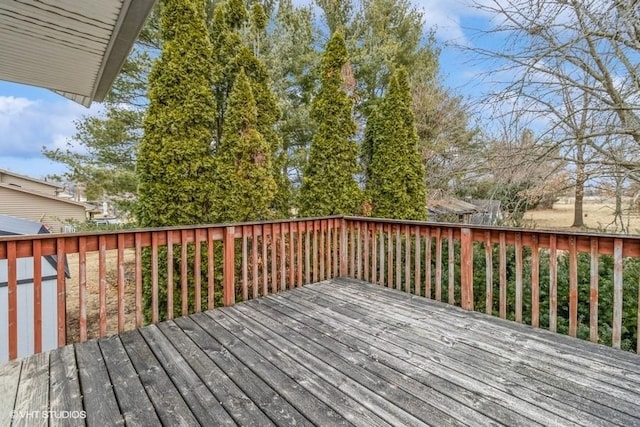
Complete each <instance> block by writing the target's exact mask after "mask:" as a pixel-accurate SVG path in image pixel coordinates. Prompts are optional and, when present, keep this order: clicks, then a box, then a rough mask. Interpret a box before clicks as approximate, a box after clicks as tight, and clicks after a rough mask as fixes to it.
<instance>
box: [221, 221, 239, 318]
mask: <svg viewBox="0 0 640 427" xmlns="http://www.w3.org/2000/svg"><path fill="white" fill-rule="evenodd" d="M235 232H236V230H235V227H225V228H224V239H223V246H224V257H223V258H224V260H223V267H222V275H223V291H222V294H223V297H222V303H223V304H224V306H225V307H228V306H231V305H234V304H235V302H236V289H235V281H236V280H235V270H236V268H235V265H236V263H235V252H236V251H235V246H236V245H235V243H236V236H235Z"/></svg>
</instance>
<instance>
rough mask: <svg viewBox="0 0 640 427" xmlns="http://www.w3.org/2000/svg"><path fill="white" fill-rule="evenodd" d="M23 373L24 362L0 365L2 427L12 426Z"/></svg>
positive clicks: (0, 423) (0, 413) (15, 361)
mask: <svg viewBox="0 0 640 427" xmlns="http://www.w3.org/2000/svg"><path fill="white" fill-rule="evenodd" d="M21 371H22V360H12V361H10V362H7V363H2V364H0V427H5V426H10V425H11V411H13V409H14V408H15V402H16V395H17V394H18V384H20V373H21Z"/></svg>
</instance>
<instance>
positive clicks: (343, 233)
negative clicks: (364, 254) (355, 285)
mask: <svg viewBox="0 0 640 427" xmlns="http://www.w3.org/2000/svg"><path fill="white" fill-rule="evenodd" d="M348 262H349V261H348V257H347V220H346V219H344V218H342V219H341V220H340V276H342V277H347V274H348V273H347V264H348Z"/></svg>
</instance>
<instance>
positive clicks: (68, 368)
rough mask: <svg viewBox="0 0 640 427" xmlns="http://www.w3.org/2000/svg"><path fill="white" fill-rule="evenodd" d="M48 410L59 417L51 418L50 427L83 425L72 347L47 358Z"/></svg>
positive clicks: (78, 382) (59, 350) (76, 370)
mask: <svg viewBox="0 0 640 427" xmlns="http://www.w3.org/2000/svg"><path fill="white" fill-rule="evenodd" d="M49 372H50V375H51V379H50V384H49V409H50V410H51V411H53V413H56V414H60V415H61V416H55V417H51V418H50V421H49V425H50V426H61V427H62V426H77V425H78V424H81V425H84V414H83V413H82V411H83V410H84V408H83V406H82V395H81V394H80V380H79V378H78V367H77V365H76V357H75V351H74V349H73V345H67V346H65V347H62V348H60V349H58V351H53V352H51V354H50V357H49Z"/></svg>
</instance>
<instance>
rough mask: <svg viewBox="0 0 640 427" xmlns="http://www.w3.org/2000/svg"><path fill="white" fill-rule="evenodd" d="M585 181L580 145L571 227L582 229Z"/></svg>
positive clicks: (580, 145) (577, 156)
mask: <svg viewBox="0 0 640 427" xmlns="http://www.w3.org/2000/svg"><path fill="white" fill-rule="evenodd" d="M586 181H587V174H586V173H585V164H584V147H583V146H582V144H580V143H579V144H578V145H577V155H576V188H575V195H576V200H575V203H574V207H573V224H572V225H571V227H576V228H580V227H584V216H583V209H582V208H583V203H584V184H585V182H586Z"/></svg>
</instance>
